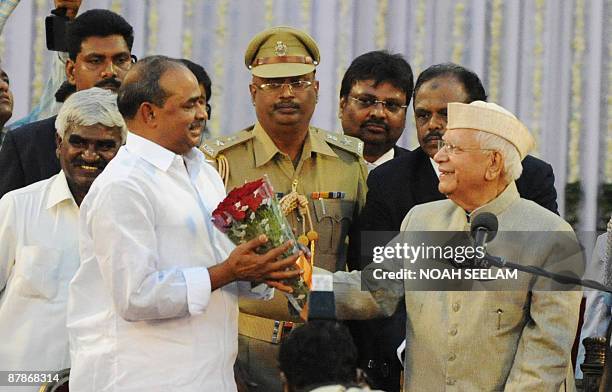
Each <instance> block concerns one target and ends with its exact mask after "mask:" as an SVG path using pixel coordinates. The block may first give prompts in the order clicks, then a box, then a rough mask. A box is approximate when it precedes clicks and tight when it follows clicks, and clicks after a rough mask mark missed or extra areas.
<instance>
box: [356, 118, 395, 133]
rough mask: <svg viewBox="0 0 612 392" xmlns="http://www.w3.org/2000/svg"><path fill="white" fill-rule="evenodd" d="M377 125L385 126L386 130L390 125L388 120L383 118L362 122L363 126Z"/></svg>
mask: <svg viewBox="0 0 612 392" xmlns="http://www.w3.org/2000/svg"><path fill="white" fill-rule="evenodd" d="M371 125H373V126H376V127H382V128H385V131H388V130H389V125H387V123H386V122H384V121H382V120H368V121H365V122H363V123H362V124H361V128H367V127H369V126H371Z"/></svg>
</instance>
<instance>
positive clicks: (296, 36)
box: [244, 26, 321, 78]
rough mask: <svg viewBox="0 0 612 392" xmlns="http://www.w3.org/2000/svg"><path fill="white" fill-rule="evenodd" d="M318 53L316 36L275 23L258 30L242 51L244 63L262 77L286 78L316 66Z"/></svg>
mask: <svg viewBox="0 0 612 392" xmlns="http://www.w3.org/2000/svg"><path fill="white" fill-rule="evenodd" d="M320 60H321V56H320V54H319V48H318V46H317V43H316V42H315V40H314V39H313V38H312V37H311V36H310V35H308V34H307V33H306V32H304V31H301V30H298V29H294V28H293V27H288V26H277V27H272V28H270V29H267V30H265V31H262V32H260V33H259V34H257V35H256V36H255V37H253V39H252V40H251V42H249V45H248V46H247V50H246V52H245V54H244V63H245V65H246V66H247V68H248V69H249V70H251V72H252V73H253V75H255V76H258V77H261V78H286V77H292V76H300V75H305V74H308V73H310V72H312V71H314V70H315V68H316V66H317V65H318V64H319V61H320Z"/></svg>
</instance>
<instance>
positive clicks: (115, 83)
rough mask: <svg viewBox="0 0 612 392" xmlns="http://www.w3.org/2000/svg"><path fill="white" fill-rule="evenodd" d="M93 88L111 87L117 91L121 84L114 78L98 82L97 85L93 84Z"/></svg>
mask: <svg viewBox="0 0 612 392" xmlns="http://www.w3.org/2000/svg"><path fill="white" fill-rule="evenodd" d="M95 86H96V87H100V88H104V87H113V88H115V89H118V88H119V87H121V82H120V81H119V79H116V78H108V79H102V80H100V81H99V82H98V83H96V84H95Z"/></svg>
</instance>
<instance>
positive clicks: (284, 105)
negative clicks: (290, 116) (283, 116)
mask: <svg viewBox="0 0 612 392" xmlns="http://www.w3.org/2000/svg"><path fill="white" fill-rule="evenodd" d="M287 108H290V109H299V108H300V105H299V104H298V103H296V102H293V101H288V102H278V103H275V104H274V110H277V109H287Z"/></svg>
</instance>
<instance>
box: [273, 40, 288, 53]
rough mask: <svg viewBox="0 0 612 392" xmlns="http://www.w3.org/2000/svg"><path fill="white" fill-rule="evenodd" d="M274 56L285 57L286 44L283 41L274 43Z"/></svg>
mask: <svg viewBox="0 0 612 392" xmlns="http://www.w3.org/2000/svg"><path fill="white" fill-rule="evenodd" d="M274 54H275V55H277V56H286V55H287V44H285V43H284V42H283V41H276V46H275V47H274Z"/></svg>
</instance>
